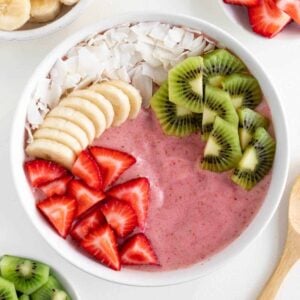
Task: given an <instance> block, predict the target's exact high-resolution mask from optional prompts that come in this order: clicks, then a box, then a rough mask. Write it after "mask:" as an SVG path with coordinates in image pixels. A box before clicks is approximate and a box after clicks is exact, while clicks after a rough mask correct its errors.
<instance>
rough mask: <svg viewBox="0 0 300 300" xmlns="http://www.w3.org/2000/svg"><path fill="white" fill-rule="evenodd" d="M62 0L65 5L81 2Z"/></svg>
mask: <svg viewBox="0 0 300 300" xmlns="http://www.w3.org/2000/svg"><path fill="white" fill-rule="evenodd" d="M60 2H61V3H63V4H65V5H74V4H76V3H77V2H79V0H60Z"/></svg>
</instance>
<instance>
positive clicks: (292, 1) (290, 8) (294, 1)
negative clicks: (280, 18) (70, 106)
mask: <svg viewBox="0 0 300 300" xmlns="http://www.w3.org/2000/svg"><path fill="white" fill-rule="evenodd" d="M276 5H277V6H278V8H280V9H281V10H282V11H284V12H285V13H287V14H288V15H289V16H290V17H291V18H292V19H293V20H294V21H295V22H296V23H298V24H300V1H299V0H279V1H277V2H276Z"/></svg>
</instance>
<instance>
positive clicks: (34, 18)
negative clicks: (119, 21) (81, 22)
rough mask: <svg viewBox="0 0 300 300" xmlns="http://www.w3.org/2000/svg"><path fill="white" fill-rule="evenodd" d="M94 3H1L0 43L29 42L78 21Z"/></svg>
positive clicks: (80, 0) (43, 0)
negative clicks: (89, 5)
mask: <svg viewBox="0 0 300 300" xmlns="http://www.w3.org/2000/svg"><path fill="white" fill-rule="evenodd" d="M90 2H92V0H0V40H30V39H35V38H39V37H42V36H46V35H48V34H50V33H53V32H55V31H57V30H59V29H61V28H63V27H65V26H67V25H68V24H70V23H71V22H72V21H74V20H75V19H76V17H78V16H79V15H80V14H81V13H82V12H83V11H84V9H85V8H86V7H87V5H88V4H90Z"/></svg>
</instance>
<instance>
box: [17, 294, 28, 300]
mask: <svg viewBox="0 0 300 300" xmlns="http://www.w3.org/2000/svg"><path fill="white" fill-rule="evenodd" d="M19 300H30V297H29V296H28V295H25V294H23V295H22V296H20V297H19Z"/></svg>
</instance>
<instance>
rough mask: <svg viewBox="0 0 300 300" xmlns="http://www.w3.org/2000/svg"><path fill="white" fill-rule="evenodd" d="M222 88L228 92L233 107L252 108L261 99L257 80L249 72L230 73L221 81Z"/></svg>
mask: <svg viewBox="0 0 300 300" xmlns="http://www.w3.org/2000/svg"><path fill="white" fill-rule="evenodd" d="M222 87H223V89H224V90H225V91H226V92H228V93H229V94H230V97H231V100H232V102H233V105H234V107H235V108H239V107H248V108H251V109H254V108H255V107H256V106H257V105H258V104H259V103H260V102H261V101H262V91H261V89H260V86H259V83H258V81H257V80H256V79H255V78H254V77H253V76H252V75H249V74H232V75H229V76H226V77H225V78H224V80H223V82H222Z"/></svg>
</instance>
